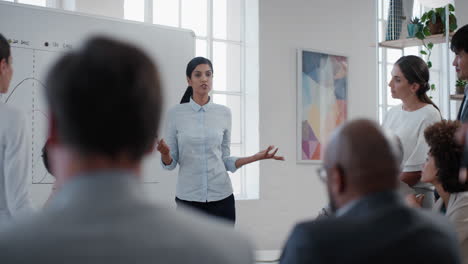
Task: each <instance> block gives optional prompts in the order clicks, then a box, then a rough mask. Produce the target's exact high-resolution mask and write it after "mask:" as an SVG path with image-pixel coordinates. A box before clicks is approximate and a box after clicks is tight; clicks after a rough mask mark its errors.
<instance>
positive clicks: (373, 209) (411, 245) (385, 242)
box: [280, 192, 460, 264]
mask: <svg viewBox="0 0 468 264" xmlns="http://www.w3.org/2000/svg"><path fill="white" fill-rule="evenodd" d="M280 263H281V264H293V263H294V264H305V263H313V264H320V263H346V264H347V263H356V264H357V263H359V264H366V263H373V264H374V263H377V264H382V263H384V264H385V263H389V264H390V263H391V264H395V263H408V264H418V263H421V264H442V263H454V264H457V263H460V253H459V249H458V241H457V238H456V236H455V234H454V232H453V230H452V228H451V226H450V225H449V223H448V222H447V220H445V219H444V217H443V216H442V215H436V214H433V213H432V212H428V211H423V210H422V209H411V208H408V207H407V206H406V205H405V204H404V203H403V201H402V200H401V199H400V197H399V196H398V195H397V194H396V193H393V192H384V193H378V194H374V195H371V196H368V197H366V198H364V199H361V200H360V201H359V202H358V203H357V204H355V205H354V206H353V207H352V208H351V209H350V210H349V211H347V212H346V213H345V214H344V215H342V216H340V217H331V218H326V219H321V220H315V221H310V222H304V223H301V224H298V225H297V226H296V227H295V228H294V230H293V231H292V233H291V235H290V237H289V239H288V241H287V243H286V245H285V247H284V251H283V253H282V256H281V260H280Z"/></svg>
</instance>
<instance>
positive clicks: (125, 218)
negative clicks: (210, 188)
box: [0, 172, 253, 264]
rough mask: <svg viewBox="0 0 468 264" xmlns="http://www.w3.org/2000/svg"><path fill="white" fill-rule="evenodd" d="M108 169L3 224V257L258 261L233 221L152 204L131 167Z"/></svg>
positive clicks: (19, 260) (77, 260)
mask: <svg viewBox="0 0 468 264" xmlns="http://www.w3.org/2000/svg"><path fill="white" fill-rule="evenodd" d="M107 174H108V175H85V176H84V177H80V178H79V179H78V180H75V181H74V182H72V183H71V184H67V185H65V186H64V188H63V189H62V190H61V191H59V193H58V194H57V197H55V198H54V199H53V201H52V204H51V205H50V208H48V209H47V210H45V211H44V212H42V213H39V214H38V215H37V216H35V217H34V218H32V219H28V220H24V221H22V222H18V223H16V224H15V225H13V226H11V227H9V228H7V229H5V230H3V231H0V256H1V257H0V258H1V260H2V263H184V264H185V263H232V264H241V263H249V264H250V263H252V261H253V260H252V258H253V254H252V251H251V247H250V243H249V242H248V241H247V240H246V239H245V238H244V237H242V236H241V235H239V234H237V233H235V232H234V231H233V230H232V226H229V225H228V224H226V225H224V224H222V223H221V222H218V221H215V220H212V219H208V218H207V217H204V216H202V215H200V214H198V213H195V212H191V211H180V210H178V211H175V210H173V209H167V208H163V207H161V206H157V205H154V204H153V203H150V202H148V201H146V200H145V199H144V198H142V196H141V192H142V191H143V190H142V188H141V186H139V184H138V183H137V181H136V180H135V179H133V178H132V177H129V175H125V174H123V175H122V173H119V172H115V173H110V174H109V173H107ZM119 174H120V175H119ZM4 261H5V262H4Z"/></svg>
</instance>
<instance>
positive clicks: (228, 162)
mask: <svg viewBox="0 0 468 264" xmlns="http://www.w3.org/2000/svg"><path fill="white" fill-rule="evenodd" d="M238 159H239V158H238V157H228V158H226V159H224V166H225V167H226V170H227V171H230V172H232V173H234V172H236V170H237V167H236V161H237V160H238Z"/></svg>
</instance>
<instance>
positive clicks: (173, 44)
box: [0, 2, 195, 207]
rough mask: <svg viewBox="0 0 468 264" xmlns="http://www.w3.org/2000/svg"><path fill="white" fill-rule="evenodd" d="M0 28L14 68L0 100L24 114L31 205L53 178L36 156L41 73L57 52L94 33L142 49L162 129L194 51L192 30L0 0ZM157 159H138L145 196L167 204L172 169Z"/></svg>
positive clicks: (40, 137)
mask: <svg viewBox="0 0 468 264" xmlns="http://www.w3.org/2000/svg"><path fill="white" fill-rule="evenodd" d="M0 32H1V33H2V34H3V35H4V36H5V37H6V38H7V39H9V40H10V41H11V50H12V57H13V69H14V73H13V79H12V81H11V84H10V89H9V92H8V93H7V94H5V95H3V96H2V97H1V98H0V100H1V101H2V102H4V103H6V104H8V105H11V106H13V107H15V108H18V109H20V110H21V111H23V112H24V115H25V116H27V125H26V126H27V131H28V133H29V137H30V138H31V153H30V163H31V169H30V170H29V174H30V175H29V179H31V182H30V184H31V198H32V200H33V204H34V205H35V206H36V207H41V206H42V205H43V203H44V202H45V201H46V199H47V197H48V196H49V193H50V190H51V186H52V183H53V182H54V178H53V177H52V176H51V175H49V174H48V173H47V171H46V169H45V167H44V165H43V163H42V159H41V149H42V147H43V145H44V142H45V140H46V131H47V120H48V110H47V105H46V103H45V100H44V94H43V92H44V81H45V75H46V73H47V71H48V69H49V67H50V66H51V65H52V64H53V63H54V61H55V60H56V59H57V58H58V57H59V56H60V55H62V54H64V53H65V52H66V51H68V50H72V49H76V48H77V47H79V46H80V45H81V44H82V43H83V41H85V40H86V39H87V38H88V37H90V36H94V35H97V34H103V35H106V36H110V37H113V38H117V39H121V40H124V41H127V42H130V43H132V44H134V45H136V46H138V47H140V48H142V49H143V50H144V51H145V52H146V53H147V54H149V55H150V56H151V57H152V58H153V60H154V61H155V62H156V64H157V66H158V69H159V73H160V76H161V79H162V83H163V88H164V102H165V104H164V107H163V108H164V110H163V118H162V123H161V126H160V131H164V130H163V129H164V128H163V124H164V123H165V118H164V117H165V116H166V114H165V113H167V109H168V108H170V107H171V106H173V105H175V104H178V103H179V101H180V98H181V97H182V95H183V93H184V92H185V89H186V87H187V83H186V78H185V68H186V65H187V63H188V62H189V61H190V59H192V58H193V56H194V54H195V34H194V33H193V32H192V31H189V30H182V29H178V28H172V27H165V26H156V25H151V24H145V23H140V22H132V21H126V20H121V19H113V18H105V17H98V16H91V15H85V14H79V13H74V12H67V11H61V10H54V9H48V8H42V7H35V6H29V5H22V4H14V3H6V2H0ZM84 107H85V106H84ZM0 122H1V120H0ZM159 160H160V156H159V154H158V153H156V152H155V153H153V154H152V155H151V156H149V157H148V158H147V159H146V160H145V162H144V171H143V179H144V182H145V183H146V184H145V190H146V191H147V192H148V193H149V194H150V195H151V197H153V198H155V199H158V200H165V201H171V204H172V203H173V200H174V197H175V182H176V174H177V171H176V170H177V169H176V170H174V171H172V172H167V171H165V170H163V169H162V167H161V165H160V163H159Z"/></svg>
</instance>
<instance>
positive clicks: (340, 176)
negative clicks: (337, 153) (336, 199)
mask: <svg viewBox="0 0 468 264" xmlns="http://www.w3.org/2000/svg"><path fill="white" fill-rule="evenodd" d="M328 181H329V182H330V189H331V191H332V192H333V193H335V194H341V193H343V192H345V190H346V181H345V177H344V171H343V170H342V169H341V168H340V167H339V166H335V167H333V168H331V169H330V174H329V176H328Z"/></svg>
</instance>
